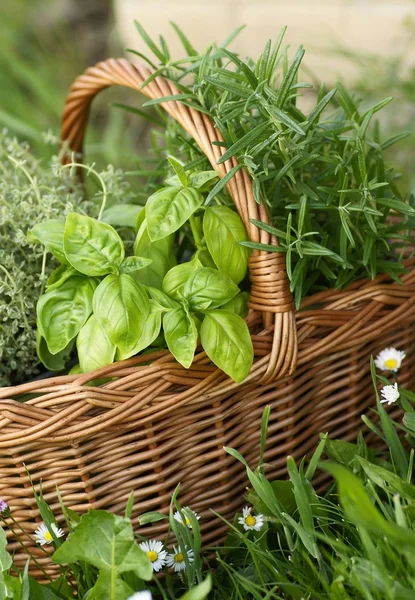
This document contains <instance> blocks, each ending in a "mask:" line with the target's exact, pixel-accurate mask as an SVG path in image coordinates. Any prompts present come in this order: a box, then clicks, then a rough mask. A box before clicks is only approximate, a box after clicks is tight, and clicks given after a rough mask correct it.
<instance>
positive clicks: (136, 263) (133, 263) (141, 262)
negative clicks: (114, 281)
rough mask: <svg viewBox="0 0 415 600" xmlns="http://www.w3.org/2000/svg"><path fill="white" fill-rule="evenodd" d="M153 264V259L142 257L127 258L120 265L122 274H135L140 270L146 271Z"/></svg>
mask: <svg viewBox="0 0 415 600" xmlns="http://www.w3.org/2000/svg"><path fill="white" fill-rule="evenodd" d="M151 263H152V260H151V258H143V257H142V256H127V258H124V260H123V261H122V263H121V265H120V273H133V272H134V271H139V270H140V269H145V267H148V265H150V264H151Z"/></svg>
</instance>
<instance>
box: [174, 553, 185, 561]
mask: <svg viewBox="0 0 415 600" xmlns="http://www.w3.org/2000/svg"><path fill="white" fill-rule="evenodd" d="M174 561H175V562H177V563H182V562H183V561H184V556H183V554H182V553H181V552H178V553H177V554H176V556H175V557H174Z"/></svg>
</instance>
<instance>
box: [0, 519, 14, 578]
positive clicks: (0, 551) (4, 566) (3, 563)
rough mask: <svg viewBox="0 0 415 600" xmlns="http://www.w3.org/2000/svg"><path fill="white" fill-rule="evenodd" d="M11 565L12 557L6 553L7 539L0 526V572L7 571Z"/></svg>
mask: <svg viewBox="0 0 415 600" xmlns="http://www.w3.org/2000/svg"><path fill="white" fill-rule="evenodd" d="M12 564H13V560H12V557H11V556H10V554H9V553H8V552H7V538H6V534H5V531H4V529H3V527H1V526H0V571H1V572H4V571H8V570H9V569H10V567H11V566H12Z"/></svg>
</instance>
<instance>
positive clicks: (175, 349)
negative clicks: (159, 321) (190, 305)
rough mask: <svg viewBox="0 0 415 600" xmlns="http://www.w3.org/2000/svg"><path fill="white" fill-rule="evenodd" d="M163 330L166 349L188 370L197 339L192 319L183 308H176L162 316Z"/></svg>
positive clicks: (194, 322) (195, 326)
mask: <svg viewBox="0 0 415 600" xmlns="http://www.w3.org/2000/svg"><path fill="white" fill-rule="evenodd" d="M163 328H164V335H165V338H166V343H167V346H168V349H169V350H170V352H171V353H172V354H173V356H174V357H175V359H176V360H177V361H178V362H179V363H180V364H181V365H183V366H184V367H185V368H186V369H188V368H189V367H190V365H191V364H192V361H193V356H194V354H195V350H196V346H197V338H198V331H197V325H196V321H195V319H194V317H193V316H192V315H190V314H189V313H186V311H185V310H184V309H183V308H176V309H175V310H172V311H170V312H167V313H166V314H165V315H164V316H163Z"/></svg>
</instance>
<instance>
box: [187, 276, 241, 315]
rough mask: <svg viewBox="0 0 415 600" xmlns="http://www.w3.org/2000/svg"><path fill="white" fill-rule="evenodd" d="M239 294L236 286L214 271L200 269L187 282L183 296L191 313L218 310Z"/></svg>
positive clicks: (227, 278) (230, 280)
mask: <svg viewBox="0 0 415 600" xmlns="http://www.w3.org/2000/svg"><path fill="white" fill-rule="evenodd" d="M238 292H239V288H238V286H237V285H236V284H235V283H234V282H233V281H232V279H230V278H229V277H227V276H226V275H224V274H223V273H219V271H216V269H209V268H208V267H202V268H200V269H197V271H195V272H194V273H193V275H192V276H191V277H190V279H188V280H187V282H186V284H185V286H184V288H183V295H184V297H185V298H186V299H187V300H188V302H189V305H190V307H191V309H192V310H193V311H196V312H197V311H204V310H207V309H213V308H218V307H219V306H222V305H223V304H225V303H226V302H229V300H232V298H233V297H234V296H236V294H237V293H238Z"/></svg>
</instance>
